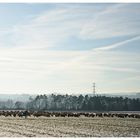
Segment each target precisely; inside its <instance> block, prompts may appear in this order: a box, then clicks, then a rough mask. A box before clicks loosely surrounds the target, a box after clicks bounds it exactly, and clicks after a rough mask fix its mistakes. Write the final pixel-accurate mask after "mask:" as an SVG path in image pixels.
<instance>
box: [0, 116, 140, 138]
mask: <svg viewBox="0 0 140 140" xmlns="http://www.w3.org/2000/svg"><path fill="white" fill-rule="evenodd" d="M139 136H140V119H136V118H115V117H114V118H105V117H104V118H99V117H94V118H90V117H79V118H77V117H38V118H34V117H29V118H27V119H25V118H20V117H16V118H14V117H4V116H1V117H0V137H139Z"/></svg>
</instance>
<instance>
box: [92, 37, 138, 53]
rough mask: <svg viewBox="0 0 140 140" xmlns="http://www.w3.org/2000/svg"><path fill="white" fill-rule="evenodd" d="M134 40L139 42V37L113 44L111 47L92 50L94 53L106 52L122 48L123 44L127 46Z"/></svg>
mask: <svg viewBox="0 0 140 140" xmlns="http://www.w3.org/2000/svg"><path fill="white" fill-rule="evenodd" d="M136 40H140V36H137V37H133V38H131V39H127V40H124V41H122V42H118V43H115V44H113V45H109V46H104V47H99V48H95V49H94V50H95V51H107V50H111V49H115V48H118V47H124V46H125V44H128V43H130V42H133V41H136Z"/></svg>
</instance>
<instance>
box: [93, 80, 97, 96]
mask: <svg viewBox="0 0 140 140" xmlns="http://www.w3.org/2000/svg"><path fill="white" fill-rule="evenodd" d="M95 88H96V86H95V82H94V83H93V95H94V96H95V93H96V90H95Z"/></svg>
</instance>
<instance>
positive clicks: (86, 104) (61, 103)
mask: <svg viewBox="0 0 140 140" xmlns="http://www.w3.org/2000/svg"><path fill="white" fill-rule="evenodd" d="M0 109H9V110H12V109H17V110H19V109H27V110H37V111H41V110H42V111H43V110H48V111H140V98H136V99H135V98H133V99H131V98H127V97H126V98H123V97H106V96H89V95H79V96H75V95H67V94H66V95H55V94H51V95H37V96H36V97H35V98H30V99H29V101H27V102H21V101H16V102H14V101H12V100H8V101H0Z"/></svg>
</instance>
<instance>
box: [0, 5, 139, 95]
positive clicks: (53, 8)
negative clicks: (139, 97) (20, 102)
mask: <svg viewBox="0 0 140 140" xmlns="http://www.w3.org/2000/svg"><path fill="white" fill-rule="evenodd" d="M139 14H140V4H133V3H130V4H127V3H126V4H119V3H117V4H111V3H107V4H104V3H99V4H97V3H92V4H91V3H90V4H86V3H85V4H81V3H79V4H68V3H67V4H63V3H59V4H57V3H52V4H51V3H48V4H47V3H45V4H39V3H38V4H37V3H22V4H18V3H12V4H10V3H9V4H8V3H0V93H8V94H10V93H22V94H23V93H26V94H27V93H30V94H48V93H64V94H79V93H80V94H82V93H92V90H93V89H92V85H93V82H95V83H96V93H98V94H100V93H120V92H139V91H140V86H139V83H140V55H139V54H140V46H139V45H140V16H139Z"/></svg>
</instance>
